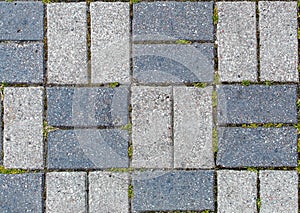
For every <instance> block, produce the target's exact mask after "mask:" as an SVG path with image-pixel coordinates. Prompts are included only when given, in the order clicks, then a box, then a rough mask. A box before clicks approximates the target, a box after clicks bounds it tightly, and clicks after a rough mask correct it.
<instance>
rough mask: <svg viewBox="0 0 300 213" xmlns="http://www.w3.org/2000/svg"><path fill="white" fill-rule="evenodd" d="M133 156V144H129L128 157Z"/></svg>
mask: <svg viewBox="0 0 300 213" xmlns="http://www.w3.org/2000/svg"><path fill="white" fill-rule="evenodd" d="M132 156H133V145H132V144H130V146H129V147H128V157H129V159H130V160H131V159H132Z"/></svg>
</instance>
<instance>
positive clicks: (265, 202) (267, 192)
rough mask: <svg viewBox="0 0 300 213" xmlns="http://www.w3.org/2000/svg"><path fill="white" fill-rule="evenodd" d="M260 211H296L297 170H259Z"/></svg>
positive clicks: (278, 212) (293, 212)
mask: <svg viewBox="0 0 300 213" xmlns="http://www.w3.org/2000/svg"><path fill="white" fill-rule="evenodd" d="M259 180H260V198H261V209H260V212H261V213H269V212H272V213H281V212H289V213H297V212H298V174H297V171H269V170H266V171H260V174H259Z"/></svg>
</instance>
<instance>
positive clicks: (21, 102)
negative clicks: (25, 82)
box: [3, 87, 44, 169]
mask: <svg viewBox="0 0 300 213" xmlns="http://www.w3.org/2000/svg"><path fill="white" fill-rule="evenodd" d="M43 109H44V107H43V89H42V88H41V87H21V88H20V87H19V88H13V87H6V88H5V89H4V118H3V120H4V141H3V150H4V166H5V167H7V168H24V169H42V168H43V164H44V163H43V162H44V160H43Z"/></svg>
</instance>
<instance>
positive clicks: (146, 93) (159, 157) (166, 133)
mask: <svg viewBox="0 0 300 213" xmlns="http://www.w3.org/2000/svg"><path fill="white" fill-rule="evenodd" d="M171 94H172V89H171V87H133V88H132V99H131V103H132V143H133V159H132V165H133V167H147V168H170V167H172V161H173V159H172V149H173V148H172V145H173V142H172V124H171V121H172V120H171Z"/></svg>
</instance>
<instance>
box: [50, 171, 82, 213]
mask: <svg viewBox="0 0 300 213" xmlns="http://www.w3.org/2000/svg"><path fill="white" fill-rule="evenodd" d="M86 178H87V177H86V173H85V172H50V173H47V175H46V186H47V189H46V193H47V197H46V212H49V213H50V212H54V213H65V212H87V209H86V199H87V194H86V190H87V189H86Z"/></svg>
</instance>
